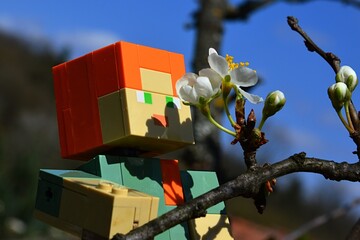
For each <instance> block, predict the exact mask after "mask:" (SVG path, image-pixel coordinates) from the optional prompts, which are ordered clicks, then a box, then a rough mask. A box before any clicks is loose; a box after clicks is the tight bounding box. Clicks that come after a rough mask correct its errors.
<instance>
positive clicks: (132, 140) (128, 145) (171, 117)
mask: <svg viewBox="0 0 360 240" xmlns="http://www.w3.org/2000/svg"><path fill="white" fill-rule="evenodd" d="M184 72H185V65H184V58H183V56H182V55H181V54H177V53H172V52H168V51H164V50H160V49H155V48H150V47H145V46H140V45H136V44H132V43H127V42H117V43H115V44H112V45H110V46H107V47H104V48H102V49H99V50H96V51H94V52H91V53H89V54H86V55H84V56H82V57H80V58H77V59H74V60H71V61H68V62H66V63H63V64H60V65H58V66H55V67H54V68H53V75H54V85H55V97H56V109H57V116H58V126H59V135H60V146H61V154H62V156H63V157H64V158H73V159H83V160H88V159H91V158H92V157H94V156H96V155H98V154H107V153H117V154H118V153H121V154H125V155H126V154H128V153H131V154H136V155H138V156H155V155H160V154H163V153H167V152H171V151H174V150H176V149H179V148H181V147H184V146H186V145H189V144H193V143H194V139H193V129H192V124H191V115H190V108H189V107H188V106H185V105H183V104H182V102H181V101H180V100H179V98H178V97H177V96H176V91H175V83H176V81H177V80H178V79H179V78H180V77H181V76H182V75H183V74H184Z"/></svg>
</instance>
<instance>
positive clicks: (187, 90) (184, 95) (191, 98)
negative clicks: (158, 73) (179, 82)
mask: <svg viewBox="0 0 360 240" xmlns="http://www.w3.org/2000/svg"><path fill="white" fill-rule="evenodd" d="M178 95H179V98H180V99H181V100H182V101H184V102H189V103H193V104H196V102H197V101H196V100H197V96H196V92H195V91H194V88H193V87H190V86H189V85H185V86H183V87H182V88H180V90H179V91H178Z"/></svg>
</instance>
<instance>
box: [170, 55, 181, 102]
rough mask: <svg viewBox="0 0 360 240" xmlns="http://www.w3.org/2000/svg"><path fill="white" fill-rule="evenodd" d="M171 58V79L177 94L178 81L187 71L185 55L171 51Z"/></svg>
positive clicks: (174, 91) (174, 92)
mask: <svg viewBox="0 0 360 240" xmlns="http://www.w3.org/2000/svg"><path fill="white" fill-rule="evenodd" d="M169 59H170V60H169V61H170V67H171V81H172V84H173V96H177V94H176V88H175V85H176V81H177V80H179V79H180V78H181V77H182V76H183V75H184V73H185V61H184V55H182V54H179V53H172V52H169Z"/></svg>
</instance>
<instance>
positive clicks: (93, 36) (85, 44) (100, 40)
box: [55, 29, 120, 57]
mask: <svg viewBox="0 0 360 240" xmlns="http://www.w3.org/2000/svg"><path fill="white" fill-rule="evenodd" d="M119 40H120V38H119V37H118V36H117V35H116V34H115V33H112V32H107V31H102V30H94V29H92V30H78V31H75V32H74V31H69V32H62V33H60V34H58V35H57V37H56V39H55V42H56V45H57V46H58V47H64V46H66V47H69V48H70V49H71V51H72V57H77V56H81V55H83V54H86V53H88V52H91V51H94V50H96V49H98V48H101V47H104V46H107V45H109V44H111V43H114V42H117V41H119Z"/></svg>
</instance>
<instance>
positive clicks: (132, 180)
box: [121, 157, 174, 215]
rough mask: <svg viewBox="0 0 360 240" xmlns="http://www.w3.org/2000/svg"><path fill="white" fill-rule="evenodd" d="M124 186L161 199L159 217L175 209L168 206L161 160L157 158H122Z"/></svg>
mask: <svg viewBox="0 0 360 240" xmlns="http://www.w3.org/2000/svg"><path fill="white" fill-rule="evenodd" d="M121 161H122V164H121V166H122V168H121V170H122V177H123V183H124V186H126V187H129V188H133V189H136V190H138V191H141V192H144V193H147V194H150V195H152V196H156V197H159V199H160V202H159V215H162V214H164V213H165V212H168V211H169V210H171V209H174V207H173V206H166V205H165V199H164V189H163V187H162V174H161V166H160V159H157V158H149V159H144V158H127V157H126V158H125V157H124V158H121Z"/></svg>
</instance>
